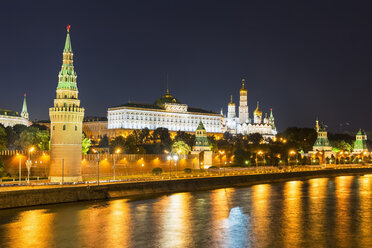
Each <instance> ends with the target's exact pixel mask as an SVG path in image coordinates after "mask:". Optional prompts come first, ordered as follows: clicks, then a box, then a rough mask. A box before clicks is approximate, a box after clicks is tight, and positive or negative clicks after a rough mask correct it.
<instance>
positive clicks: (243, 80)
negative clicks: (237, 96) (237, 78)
mask: <svg viewBox="0 0 372 248" xmlns="http://www.w3.org/2000/svg"><path fill="white" fill-rule="evenodd" d="M244 84H245V79H244V78H243V79H242V88H241V89H240V92H242V91H245V92H247V89H246V88H245V87H244Z"/></svg>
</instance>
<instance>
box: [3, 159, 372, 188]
mask: <svg viewBox="0 0 372 248" xmlns="http://www.w3.org/2000/svg"><path fill="white" fill-rule="evenodd" d="M357 168H370V169H372V164H365V165H360V164H357V165H352V164H349V165H337V166H336V165H327V166H319V165H306V166H279V167H276V166H259V167H248V168H241V167H228V168H213V169H211V168H210V169H207V170H193V171H192V172H191V173H186V172H184V171H173V172H171V173H169V172H166V173H161V174H160V175H153V174H150V173H148V174H132V175H124V176H123V175H121V176H117V177H116V179H115V180H113V177H112V176H110V177H108V176H102V177H100V178H99V185H110V184H118V183H120V184H121V183H123V184H125V183H135V182H150V181H169V180H181V179H196V178H213V177H231V176H244V175H265V174H270V175H272V174H283V173H284V174H285V173H293V172H306V171H309V172H310V171H324V170H330V169H331V170H340V169H342V170H345V169H357ZM83 179H84V181H83V182H78V183H64V184H61V183H51V182H49V181H48V180H45V179H44V180H38V179H35V178H34V179H33V180H31V181H30V183H27V182H26V181H25V179H22V181H21V182H19V181H18V180H17V179H15V178H14V179H13V180H10V181H4V182H1V181H0V192H5V191H17V190H32V189H50V188H62V187H78V186H84V185H86V186H88V185H92V186H93V185H97V177H94V175H85V176H83Z"/></svg>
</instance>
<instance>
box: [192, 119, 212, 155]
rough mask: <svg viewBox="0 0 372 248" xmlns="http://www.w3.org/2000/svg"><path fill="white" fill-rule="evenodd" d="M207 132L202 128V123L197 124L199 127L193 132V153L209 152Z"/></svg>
mask: <svg viewBox="0 0 372 248" xmlns="http://www.w3.org/2000/svg"><path fill="white" fill-rule="evenodd" d="M210 150H211V148H210V146H209V141H208V137H207V131H206V130H205V128H204V125H203V122H202V121H200V122H199V126H198V128H197V129H196V131H195V145H194V147H193V151H199V152H201V151H210Z"/></svg>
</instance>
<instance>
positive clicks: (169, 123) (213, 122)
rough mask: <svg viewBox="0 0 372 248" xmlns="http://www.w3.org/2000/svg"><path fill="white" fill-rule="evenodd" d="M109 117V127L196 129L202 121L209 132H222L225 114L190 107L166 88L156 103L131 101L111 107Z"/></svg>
mask: <svg viewBox="0 0 372 248" xmlns="http://www.w3.org/2000/svg"><path fill="white" fill-rule="evenodd" d="M107 119H108V129H109V130H110V129H143V128H148V129H150V130H155V129H157V128H167V129H168V130H169V131H185V132H194V131H195V130H196V129H197V127H198V125H199V123H200V121H202V122H203V124H204V126H205V129H206V130H207V132H208V133H221V121H222V116H221V115H219V114H217V113H213V112H210V111H206V110H203V109H199V108H191V107H188V106H187V104H182V103H181V102H180V101H179V100H178V99H176V98H174V97H173V96H172V95H170V94H169V91H168V89H167V92H166V94H165V95H164V96H163V97H161V98H159V99H158V100H156V102H155V103H154V104H143V103H134V102H128V103H126V104H124V105H122V106H119V107H114V108H109V109H108V114H107Z"/></svg>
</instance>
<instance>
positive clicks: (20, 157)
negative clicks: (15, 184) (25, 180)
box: [17, 154, 22, 184]
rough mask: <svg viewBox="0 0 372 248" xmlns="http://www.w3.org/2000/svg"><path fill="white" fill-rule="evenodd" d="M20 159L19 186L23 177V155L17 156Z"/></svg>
mask: <svg viewBox="0 0 372 248" xmlns="http://www.w3.org/2000/svg"><path fill="white" fill-rule="evenodd" d="M17 155H18V158H19V167H18V174H19V184H21V175H22V155H20V154H17Z"/></svg>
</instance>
